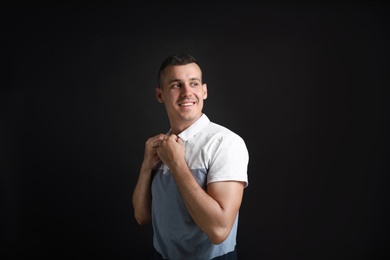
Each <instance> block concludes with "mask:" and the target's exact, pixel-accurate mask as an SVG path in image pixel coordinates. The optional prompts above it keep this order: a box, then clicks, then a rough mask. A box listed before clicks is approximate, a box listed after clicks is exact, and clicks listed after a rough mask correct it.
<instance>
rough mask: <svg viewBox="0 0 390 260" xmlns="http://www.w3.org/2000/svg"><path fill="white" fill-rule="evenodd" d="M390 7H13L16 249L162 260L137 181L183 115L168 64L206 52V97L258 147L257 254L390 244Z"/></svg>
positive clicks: (328, 253) (5, 77)
mask: <svg viewBox="0 0 390 260" xmlns="http://www.w3.org/2000/svg"><path fill="white" fill-rule="evenodd" d="M388 13H389V8H388V6H387V4H386V3H385V2H375V1H367V2H364V1H349V2H340V1H329V2H326V1H325V2H313V1H295V2H294V1H289V2H277V1H274V2H262V1H258V2H256V1H252V2H249V1H247V2H245V1H237V2H233V1H209V2H198V1H193V2H190V3H185V2H178V1H176V2H169V1H168V2H147V1H146V2H142V4H141V3H133V4H127V5H114V4H106V5H103V4H101V5H70V4H68V5H65V4H64V5H60V4H55V5H54V4H53V5H48V4H47V5H39V4H36V5H21V6H17V5H16V4H15V5H12V6H11V5H8V6H4V5H3V6H2V7H1V9H0V15H1V18H0V19H1V20H0V22H1V32H0V37H1V38H0V40H1V43H0V44H1V53H0V55H1V56H0V65H1V71H0V73H1V74H0V75H1V78H0V79H1V81H0V84H1V92H0V93H1V99H0V102H1V103H0V108H1V114H0V116H1V117H0V120H1V121H0V127H1V128H0V130H1V131H0V135H1V136H0V141H1V143H0V152H1V161H0V163H1V168H0V170H1V175H0V178H1V179H0V183H1V185H0V188H1V190H0V191H1V193H0V194H1V197H0V199H1V200H0V206H1V208H0V210H1V211H0V221H1V222H0V225H1V226H0V227H1V230H0V231H1V238H3V242H2V243H1V244H0V247H1V250H0V252H1V255H0V258H2V259H8V258H9V259H19V258H28V257H30V256H39V257H43V258H51V259H57V258H61V257H65V258H88V257H102V258H103V259H108V258H109V259H148V257H149V254H150V249H151V238H152V230H151V227H150V226H138V225H137V224H136V222H135V219H134V217H133V209H132V205H131V196H132V192H133V188H134V185H135V182H136V180H137V176H138V171H139V167H140V164H141V161H142V157H143V149H144V143H145V141H146V139H147V138H148V137H150V136H153V135H155V134H158V133H162V132H166V131H167V130H168V129H169V125H168V120H167V117H166V114H165V109H164V107H163V106H162V105H161V104H159V103H158V102H157V101H156V99H155V96H154V87H155V86H156V78H157V71H158V68H159V66H160V63H161V61H162V60H163V59H164V58H165V57H166V56H167V55H169V54H171V53H174V52H182V51H183V52H189V53H191V54H192V55H194V56H195V57H196V58H197V59H198V60H199V62H200V63H201V65H202V67H203V72H204V81H205V82H206V83H207V84H208V89H209V97H208V99H207V100H206V102H205V108H204V112H205V113H206V114H207V115H208V116H209V118H210V119H211V120H212V121H214V122H216V123H219V124H222V125H224V126H227V127H229V128H230V129H231V130H233V131H235V132H236V133H238V134H239V135H241V136H242V137H243V138H244V140H245V141H246V143H247V147H248V150H249V153H250V162H249V168H248V174H249V186H248V188H247V189H246V190H245V194H244V200H243V204H242V207H241V211H240V212H241V213H240V222H239V231H238V238H237V239H238V255H239V258H240V259H383V258H384V256H386V255H387V256H389V252H388V249H387V246H388V242H387V240H388V239H389V234H388V232H389V224H388V223H389V217H390V216H389V202H388V197H389V196H388V195H389V194H388V193H389V191H388V189H389V188H388V187H389V145H390V144H389V136H388V132H389V116H388V115H389V114H388V111H389V58H390V56H389V30H388V22H389V18H388Z"/></svg>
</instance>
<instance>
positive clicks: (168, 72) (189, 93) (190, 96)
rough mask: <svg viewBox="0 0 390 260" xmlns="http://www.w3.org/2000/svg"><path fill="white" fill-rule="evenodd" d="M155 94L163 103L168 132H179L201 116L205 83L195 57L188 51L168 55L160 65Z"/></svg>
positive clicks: (204, 97)
mask: <svg viewBox="0 0 390 260" xmlns="http://www.w3.org/2000/svg"><path fill="white" fill-rule="evenodd" d="M156 97H157V100H158V101H159V102H160V103H164V104H165V108H166V110H167V113H168V117H169V121H170V124H171V131H172V132H173V133H175V132H176V133H175V134H178V133H180V132H181V131H183V130H184V129H186V128H187V127H188V126H190V125H191V124H192V123H194V122H195V121H196V120H197V119H198V118H199V117H200V116H201V115H202V109H203V100H204V99H206V98H207V85H206V84H203V83H202V71H201V69H200V67H199V64H198V62H197V60H196V59H195V58H194V57H192V56H191V55H188V54H179V55H176V54H175V55H171V56H169V57H167V58H166V59H165V60H164V61H163V63H162V64H161V67H160V70H159V73H158V87H157V88H156Z"/></svg>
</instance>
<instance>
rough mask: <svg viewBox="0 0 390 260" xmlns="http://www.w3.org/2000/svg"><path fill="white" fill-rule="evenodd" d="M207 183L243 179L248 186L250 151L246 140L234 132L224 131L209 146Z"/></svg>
mask: <svg viewBox="0 0 390 260" xmlns="http://www.w3.org/2000/svg"><path fill="white" fill-rule="evenodd" d="M208 152H209V154H210V157H209V159H210V162H209V169H208V173H207V184H209V183H211V182H217V181H241V182H244V184H245V187H247V186H248V174H247V170H248V163H249V153H248V149H247V147H246V145H245V142H244V140H243V139H242V138H241V137H240V136H239V135H237V134H235V133H233V132H228V133H226V132H225V133H223V134H221V135H220V136H218V138H216V139H214V141H213V144H212V145H210V146H209V151H208Z"/></svg>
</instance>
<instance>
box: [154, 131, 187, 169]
mask: <svg viewBox="0 0 390 260" xmlns="http://www.w3.org/2000/svg"><path fill="white" fill-rule="evenodd" d="M157 156H158V157H159V158H160V160H161V161H162V162H163V163H165V164H166V165H167V166H168V168H171V167H172V166H173V165H174V164H178V163H179V162H182V161H184V160H185V159H184V156H185V148H184V143H183V141H182V140H181V139H180V137H178V136H177V135H174V134H172V135H170V136H167V137H165V138H164V139H163V140H162V141H161V142H160V146H159V147H158V148H157Z"/></svg>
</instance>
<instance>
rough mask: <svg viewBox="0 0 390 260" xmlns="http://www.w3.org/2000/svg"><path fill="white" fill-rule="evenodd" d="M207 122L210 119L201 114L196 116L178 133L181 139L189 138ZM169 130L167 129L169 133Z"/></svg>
mask: <svg viewBox="0 0 390 260" xmlns="http://www.w3.org/2000/svg"><path fill="white" fill-rule="evenodd" d="M208 123H210V119H209V118H208V117H207V116H206V115H205V114H202V115H201V117H199V118H198V120H196V121H195V122H194V123H193V124H192V125H190V126H189V127H188V128H187V129H185V130H184V131H183V132H181V133H180V134H178V136H179V137H180V139H181V140H183V141H184V142H186V141H188V140H190V139H191V138H192V137H193V136H194V135H196V134H197V133H198V132H199V131H200V130H201V129H202V128H203V127H205V126H206V125H207V124H208ZM170 132H171V131H169V133H170Z"/></svg>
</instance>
